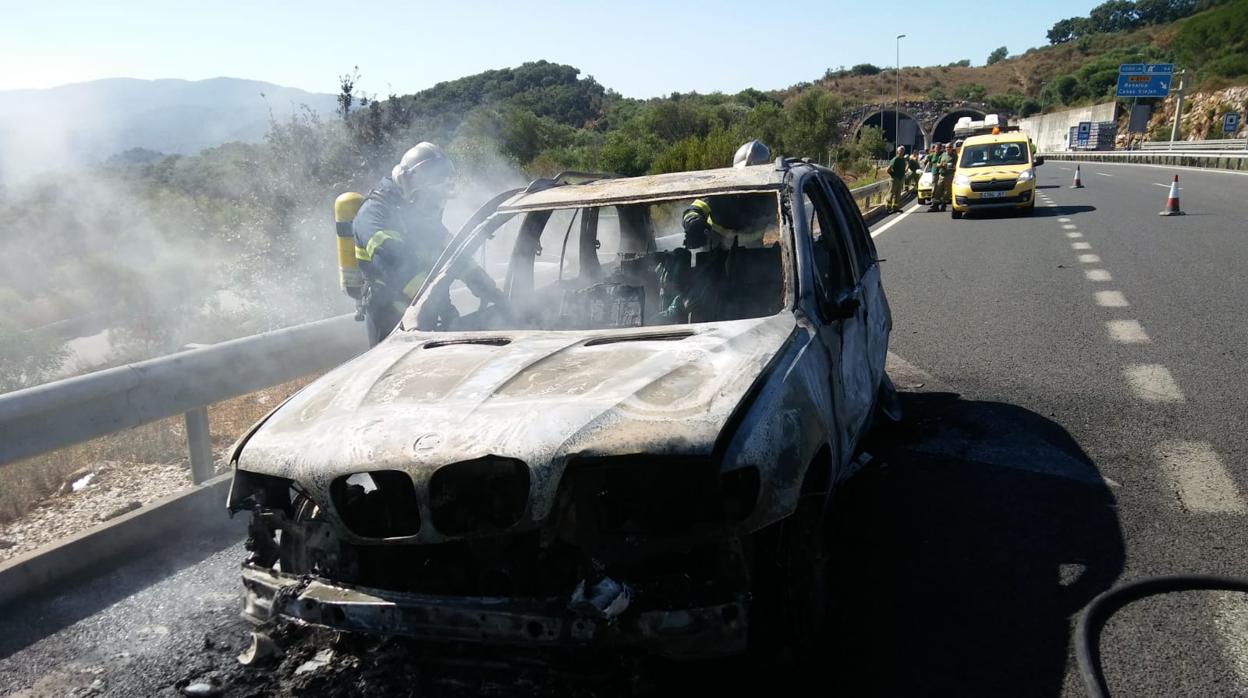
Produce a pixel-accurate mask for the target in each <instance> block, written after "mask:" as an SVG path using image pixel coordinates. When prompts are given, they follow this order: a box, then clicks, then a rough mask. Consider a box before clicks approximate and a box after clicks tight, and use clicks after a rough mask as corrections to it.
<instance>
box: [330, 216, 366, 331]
mask: <svg viewBox="0 0 1248 698" xmlns="http://www.w3.org/2000/svg"><path fill="white" fill-rule="evenodd" d="M363 205H364V195H363V194H357V193H355V192H353V191H349V192H346V193H345V194H342V195H340V196H339V197H338V198H337V199H334V227H335V228H336V232H337V233H338V235H337V237H338V284H339V285H340V286H341V287H342V290H344V291H346V292H347V295H348V296H351V297H352V298H354V299H355V301H356V303H357V305H358V303H359V302H360V301H361V300H362V299H363V298H364V273H363V272H361V271H360V263H359V261H358V260H356V258H355V236H354V235H353V234H352V232H351V224H352V222H353V221H354V220H355V214H357V213H359V211H360V207H361V206H363ZM358 314H359V313H358V312H357V315H358Z"/></svg>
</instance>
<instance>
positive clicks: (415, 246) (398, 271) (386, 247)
mask: <svg viewBox="0 0 1248 698" xmlns="http://www.w3.org/2000/svg"><path fill="white" fill-rule="evenodd" d="M351 230H352V233H353V234H354V237H355V258H356V259H357V260H358V261H359V263H360V271H361V272H363V273H364V278H365V279H367V280H368V285H369V294H370V298H371V299H372V302H385V303H398V304H402V305H406V304H407V302H408V301H410V300H411V299H412V297H413V296H415V295H416V292H417V291H418V290H420V286H421V284H422V283H423V282H424V280H425V275H426V274H428V273H429V270H430V269H431V268H432V267H433V264H434V262H436V261H437V260H438V256H439V255H441V254H442V250H444V249H445V248H446V245H447V244H448V243H449V242H450V233H449V232H447V229H446V226H444V225H442V211H441V210H437V209H435V210H429V209H427V208H425V209H421V208H418V207H416V206H413V205H412V204H410V203H409V202H408V201H407V200H406V199H404V198H403V195H402V194H401V193H400V192H399V188H398V186H397V185H396V184H395V183H394V182H393V181H392V180H391V179H390V178H389V177H386V178H384V179H382V180H381V183H380V184H378V185H377V188H375V189H373V191H371V192H369V195H368V200H366V201H365V202H364V205H363V206H361V207H360V210H359V212H358V213H356V214H355V222H354V223H352V225H351Z"/></svg>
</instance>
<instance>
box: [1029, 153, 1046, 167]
mask: <svg viewBox="0 0 1248 698" xmlns="http://www.w3.org/2000/svg"><path fill="white" fill-rule="evenodd" d="M1031 164H1032V165H1034V166H1036V167H1039V166H1041V165H1043V164H1044V156H1043V155H1037V156H1036V159H1035V161H1034V162H1032V163H1031Z"/></svg>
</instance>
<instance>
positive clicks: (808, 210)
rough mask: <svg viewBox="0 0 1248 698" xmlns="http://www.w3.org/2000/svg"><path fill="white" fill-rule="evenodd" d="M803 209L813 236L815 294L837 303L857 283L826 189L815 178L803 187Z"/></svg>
mask: <svg viewBox="0 0 1248 698" xmlns="http://www.w3.org/2000/svg"><path fill="white" fill-rule="evenodd" d="M802 210H803V211H804V212H805V214H804V215H805V216H806V218H807V223H808V224H809V226H808V228H807V229H808V230H809V231H810V236H811V251H812V253H813V257H814V271H815V294H816V296H817V297H818V299H819V300H820V301H821V302H824V303H828V302H835V301H836V300H837V299H838V298H841V297H842V296H844V295H845V294H846V293H849V292H850V291H852V290H853V288H854V285H855V283H856V282H855V279H854V270H853V267H852V265H851V264H850V258H849V250H848V249H847V248H846V247H845V238H844V236H843V235H841V234H840V232H839V230H838V227H837V223H836V217H835V215H834V214H833V213H832V210H831V206H830V204H829V202H828V200H827V198H825V196H824V193H823V187H822V186H821V185H820V183H819V180H817V179H815V178H814V177H811V178H809V179H807V180H806V183H805V184H804V185H803V186H802Z"/></svg>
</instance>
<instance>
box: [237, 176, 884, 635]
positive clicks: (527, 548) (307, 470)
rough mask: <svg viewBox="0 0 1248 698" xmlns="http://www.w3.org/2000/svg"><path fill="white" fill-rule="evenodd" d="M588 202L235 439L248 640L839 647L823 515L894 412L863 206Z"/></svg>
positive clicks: (667, 181) (515, 218)
mask: <svg viewBox="0 0 1248 698" xmlns="http://www.w3.org/2000/svg"><path fill="white" fill-rule="evenodd" d="M570 181H571V180H570V179H569V178H556V179H552V180H538V181H535V182H534V183H533V184H531V185H530V186H529V187H527V188H526V189H524V190H517V191H513V192H507V193H505V194H503V195H500V196H499V197H497V198H496V199H495V200H493V201H491V202H490V203H488V204H487V205H486V206H485V207H484V208H483V209H482V210H481V211H479V212H478V213H477V214H476V215H475V216H474V217H473V218H472V219H471V220H469V222H468V223H467V224H465V226H464V228H463V229H462V230H461V231H460V232H459V234H458V235H456V236H455V238H454V240H453V241H452V243H451V245H450V246H449V247H448V249H447V250H446V252H445V253H444V254H443V255H442V257H441V259H440V260H439V261H438V263H437V265H435V267H434V270H433V271H432V273H431V274H430V275H429V278H428V279H427V280H426V281H425V284H424V287H423V288H422V289H421V291H420V293H419V294H418V295H417V297H416V299H415V300H414V301H413V303H412V305H411V307H410V308H409V309H408V311H407V313H406V314H405V316H404V318H403V321H402V323H401V325H400V326H399V328H397V330H396V331H395V332H393V333H392V334H391V335H390V337H389V338H388V339H386V340H385V341H383V342H382V343H380V344H379V345H378V346H376V347H375V348H373V349H372V350H370V351H368V352H367V353H365V354H363V355H361V356H359V357H357V358H355V359H354V360H352V361H350V362H348V363H347V364H344V365H342V366H340V367H338V368H337V369H335V370H333V371H331V372H329V373H328V374H326V375H324V376H322V377H321V378H319V379H318V380H316V381H315V382H313V383H311V384H310V385H308V386H307V387H305V388H304V389H303V390H301V391H300V392H298V393H297V394H295V395H294V396H293V397H292V398H291V399H290V400H288V401H287V402H286V403H285V404H283V405H282V406H280V407H279V408H278V409H276V410H275V411H274V412H273V413H272V414H271V415H269V416H268V417H266V418H265V419H264V420H263V421H262V422H261V423H260V424H259V425H257V427H255V428H254V429H253V430H252V432H251V433H250V434H249V435H247V436H245V437H244V438H243V439H242V440H240V442H239V444H238V445H237V446H236V447H235V450H234V454H233V467H234V481H233V484H232V487H231V491H230V495H229V502H228V506H229V509H230V511H231V512H232V513H234V512H239V511H242V510H249V511H250V513H251V517H252V520H251V525H250V535H249V539H248V543H247V547H248V550H249V551H250V556H249V557H248V559H247V560H246V562H245V563H244V565H243V572H242V574H243V583H244V586H245V591H246V596H245V608H244V615H245V617H247V618H249V619H251V620H253V621H256V622H264V621H267V620H269V619H272V618H277V617H282V618H286V619H293V620H296V621H301V622H306V623H312V624H319V625H323V626H329V627H333V628H338V629H346V630H354V631H363V632H370V633H386V634H402V635H408V636H415V637H418V638H425V639H430V640H436V641H447V642H480V643H490V644H503V645H506V644H523V645H538V646H541V645H548V646H560V647H567V646H573V647H575V646H599V647H602V646H608V647H616V646H618V647H620V648H635V649H638V650H641V651H646V652H653V653H657V654H659V655H664V656H669V657H695V656H706V655H715V654H724V653H732V652H737V651H740V650H742V649H744V648H745V646H746V642H747V638H752V637H754V635H755V633H759V632H763V631H764V630H766V632H767V633H769V636H771V634H774V635H776V636H781V637H787V638H789V639H792V640H794V641H795V642H805V641H809V639H810V638H812V637H814V636H815V635H816V634H817V633H818V632H820V631H821V628H822V627H823V619H824V617H825V615H826V605H827V604H826V599H825V598H824V594H823V587H822V586H821V585H822V584H823V583H824V582H825V581H826V579H827V577H828V569H827V567H828V562H827V559H828V556H827V555H826V554H824V546H825V543H826V540H825V539H826V537H827V535H826V531H827V530H828V527H827V526H826V525H825V522H826V520H827V518H828V516H829V511H830V510H831V509H832V507H830V503H831V501H832V499H831V497H832V493H833V492H834V490H835V488H836V486H837V484H838V483H839V482H841V481H843V480H844V478H846V477H847V476H848V474H849V473H850V472H851V470H852V469H853V463H854V458H855V454H856V452H857V449H858V446H859V444H860V441H861V439H862V438H863V435H864V433H865V431H866V430H867V429H868V427H869V425H870V424H871V422H872V419H873V418H874V417H875V415H876V413H877V411H878V410H879V409H880V408H881V406H882V405H885V406H887V405H889V404H895V403H894V402H893V401H892V399H890V398H891V397H892V392H891V389H892V386H891V384H890V383H889V382H888V378H887V376H886V375H885V372H884V366H885V356H886V353H887V345H888V335H889V331H890V328H891V317H890V313H889V307H888V302H887V300H886V298H885V295H884V291H883V288H882V286H881V281H880V272H879V264H878V260H877V258H876V253H875V248H874V244H873V242H872V240H871V237H870V235H869V233H868V230H867V228H866V226H865V225H864V222H863V220H862V217H861V215H860V213H859V211H858V208H857V206H856V204H855V202H854V200H853V199H852V196H851V194H850V192H849V191H848V189H847V188H846V187H845V185H844V183H843V182H842V181H841V180H840V179H839V178H838V177H837V176H836V175H835V174H833V173H832V172H831V171H830V170H827V169H825V168H821V167H819V166H816V165H813V164H810V163H809V162H806V161H800V160H792V159H785V158H780V159H777V160H776V161H775V162H774V163H769V164H766V165H755V166H750V167H740V168H728V169H720V170H708V171H701V172H687V173H679V174H665V175H656V176H646V177H635V178H603V179H597V180H591V181H586V182H579V183H570ZM690 210H694V211H701V212H705V213H707V214H708V215H707V216H706V226H705V230H704V232H705V235H704V236H702V237H701V238H699V239H692V238H691V236H689V235H687V234H686V232H685V230H684V227H683V226H682V220H683V217H684V216H685V215H686V214H687V213H688V211H690ZM482 272H484V273H486V274H489V275H490V276H491V277H492V278H493V279H494V280H495V282H496V283H497V284H498V286H499V288H500V289H501V290H502V295H503V298H504V300H502V301H500V302H494V303H487V302H484V301H480V300H478V299H477V298H476V297H475V296H473V295H472V294H471V293H469V292H468V291H467V289H466V287H465V285H464V283H463V279H464V278H465V277H467V275H469V274H480V273H482Z"/></svg>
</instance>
